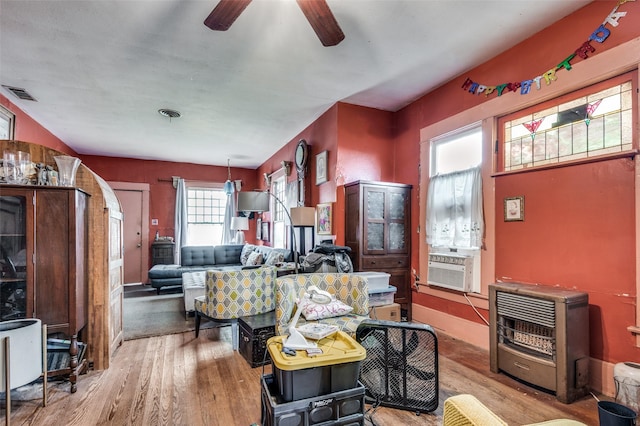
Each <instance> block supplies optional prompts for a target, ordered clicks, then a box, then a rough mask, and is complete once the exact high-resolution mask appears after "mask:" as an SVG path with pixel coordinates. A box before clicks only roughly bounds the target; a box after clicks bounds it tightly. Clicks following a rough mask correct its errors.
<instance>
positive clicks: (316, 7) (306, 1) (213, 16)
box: [204, 0, 344, 46]
mask: <svg viewBox="0 0 640 426" xmlns="http://www.w3.org/2000/svg"><path fill="white" fill-rule="evenodd" d="M296 2H297V3H298V6H300V9H301V10H302V13H304V16H306V17H307V21H309V24H311V27H312V28H313V31H315V33H316V34H317V36H318V38H319V39H320V42H322V44H323V45H324V46H335V45H337V44H338V43H340V42H341V41H342V40H344V33H343V32H342V29H340V25H338V21H336V18H335V17H334V16H333V13H331V9H329V6H328V5H327V2H326V1H325V0H296ZM249 3H251V0H220V2H219V3H218V4H217V5H216V7H215V8H214V9H213V10H212V11H211V13H210V14H209V16H207V19H205V20H204V24H205V25H206V26H207V27H209V28H211V29H212V30H214V31H226V30H228V29H229V27H231V24H233V22H234V21H235V20H236V19H237V18H238V16H240V14H241V13H242V11H243V10H244V9H245V8H246V7H247V6H248V5H249Z"/></svg>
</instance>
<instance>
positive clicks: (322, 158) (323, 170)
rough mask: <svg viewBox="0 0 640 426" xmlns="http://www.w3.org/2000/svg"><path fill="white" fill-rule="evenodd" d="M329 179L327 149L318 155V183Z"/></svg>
mask: <svg viewBox="0 0 640 426" xmlns="http://www.w3.org/2000/svg"><path fill="white" fill-rule="evenodd" d="M326 181H327V151H322V152H321V153H320V154H318V155H316V185H320V184H323V183H325V182H326Z"/></svg>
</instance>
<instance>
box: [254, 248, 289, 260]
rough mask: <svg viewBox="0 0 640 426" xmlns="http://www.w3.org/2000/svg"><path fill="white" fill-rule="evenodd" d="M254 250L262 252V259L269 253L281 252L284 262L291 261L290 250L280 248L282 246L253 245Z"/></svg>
mask: <svg viewBox="0 0 640 426" xmlns="http://www.w3.org/2000/svg"><path fill="white" fill-rule="evenodd" d="M255 250H257V251H259V252H260V253H262V258H263V259H266V258H267V257H269V254H270V253H272V252H276V253H282V255H283V256H284V261H285V262H291V261H293V255H292V252H291V250H287V249H282V248H273V247H269V246H255Z"/></svg>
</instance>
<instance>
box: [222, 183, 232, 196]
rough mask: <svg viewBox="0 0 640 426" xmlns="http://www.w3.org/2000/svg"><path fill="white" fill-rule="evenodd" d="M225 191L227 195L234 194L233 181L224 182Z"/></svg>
mask: <svg viewBox="0 0 640 426" xmlns="http://www.w3.org/2000/svg"><path fill="white" fill-rule="evenodd" d="M223 189H224V193H225V194H227V195H231V194H233V182H231V181H230V180H228V181H226V182H225V183H224V188H223Z"/></svg>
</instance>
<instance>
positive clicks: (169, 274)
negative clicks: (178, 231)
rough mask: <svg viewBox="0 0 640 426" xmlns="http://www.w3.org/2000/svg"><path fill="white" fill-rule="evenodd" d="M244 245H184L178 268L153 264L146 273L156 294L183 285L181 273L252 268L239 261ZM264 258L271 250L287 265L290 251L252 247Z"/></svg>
mask: <svg viewBox="0 0 640 426" xmlns="http://www.w3.org/2000/svg"><path fill="white" fill-rule="evenodd" d="M244 246H245V245H244V244H221V245H217V246H183V247H182V249H181V250H180V263H181V264H180V265H154V266H153V267H152V268H151V269H150V270H149V281H150V282H151V286H152V287H154V288H155V289H156V291H157V293H158V294H160V289H162V288H163V287H174V286H182V274H183V273H184V272H196V271H207V270H218V271H229V270H232V271H233V270H240V269H247V268H253V267H254V266H245V265H242V263H241V262H240V255H241V254H242V248H243V247H244ZM254 250H258V251H259V252H261V253H262V255H263V259H266V258H267V256H268V254H269V252H271V251H272V250H279V251H282V253H283V254H284V258H285V261H286V262H289V261H291V258H292V256H291V250H285V249H274V248H272V247H267V246H254Z"/></svg>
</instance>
